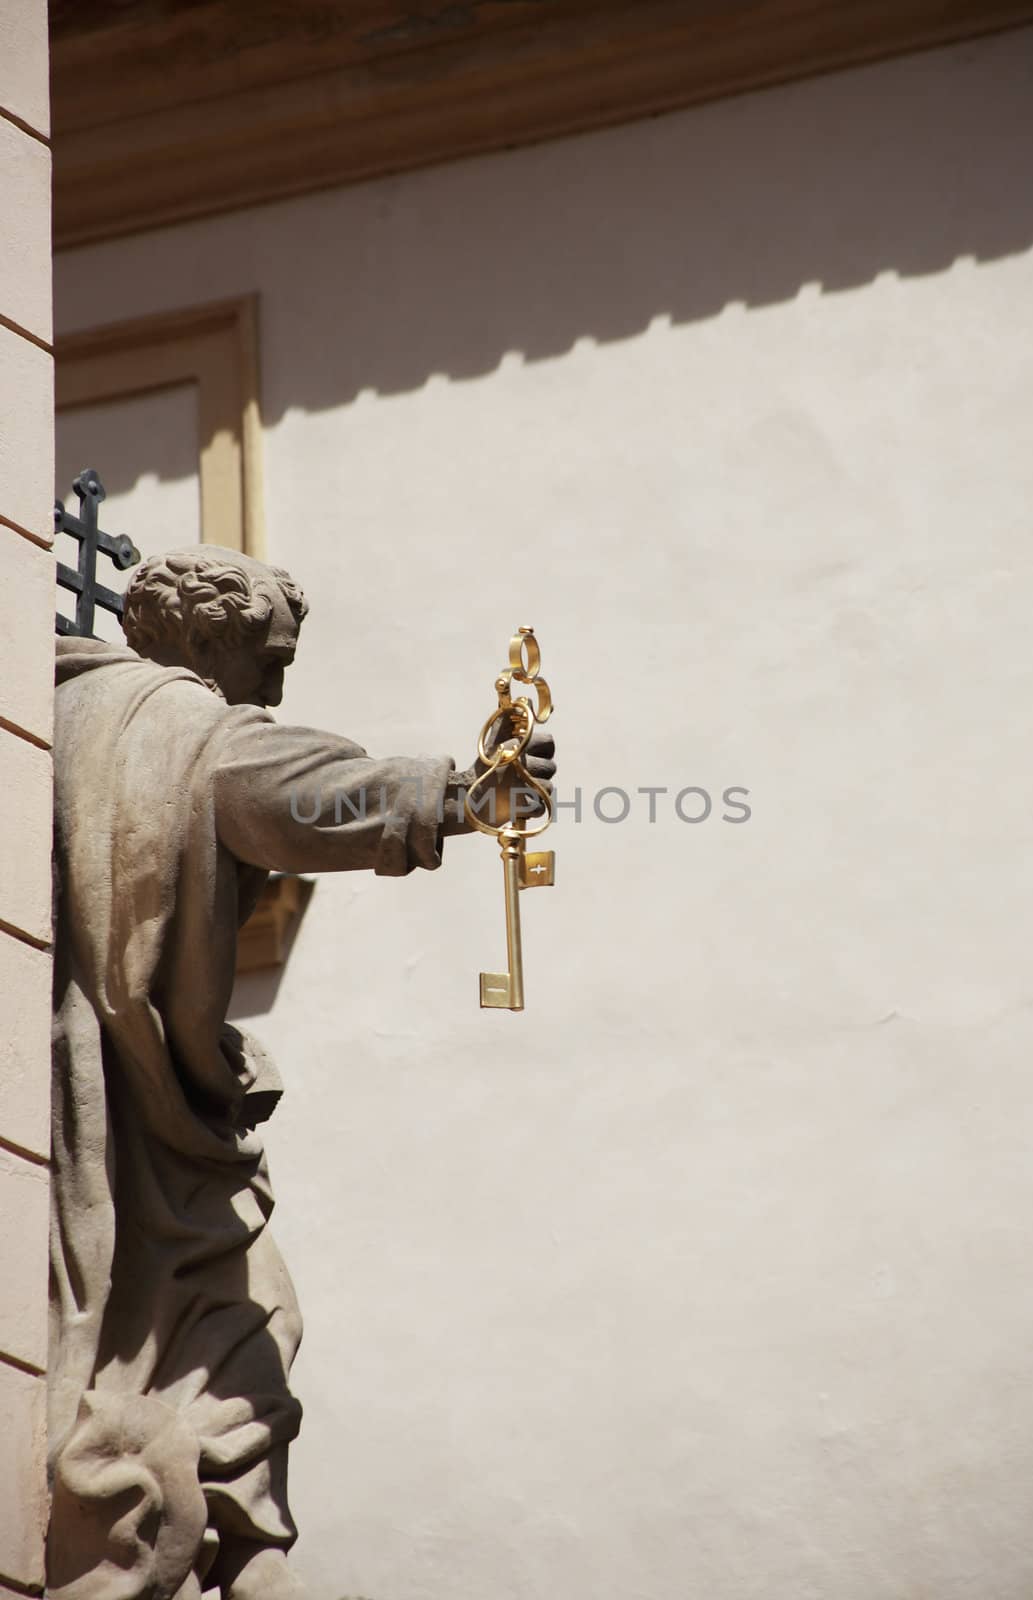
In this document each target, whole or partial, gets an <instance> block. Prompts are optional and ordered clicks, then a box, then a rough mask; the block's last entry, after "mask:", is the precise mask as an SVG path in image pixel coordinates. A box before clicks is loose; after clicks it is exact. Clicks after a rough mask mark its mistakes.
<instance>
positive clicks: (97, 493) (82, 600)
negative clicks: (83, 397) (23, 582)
mask: <svg viewBox="0 0 1033 1600" xmlns="http://www.w3.org/2000/svg"><path fill="white" fill-rule="evenodd" d="M72 488H73V489H74V490H75V492H76V494H77V495H78V496H79V515H78V516H74V515H73V513H72V512H70V511H66V510H65V508H64V502H63V501H61V500H56V501H55V502H54V531H55V533H70V534H71V536H72V538H73V539H78V541H79V565H78V568H76V567H66V566H65V564H64V562H63V561H59V562H58V564H57V581H58V584H59V586H60V587H61V588H62V589H70V590H71V591H72V593H73V594H74V595H75V597H76V598H75V621H74V622H73V621H72V620H71V618H70V617H63V616H62V615H61V613H60V611H59V612H58V613H57V631H58V633H61V634H78V635H79V636H80V637H81V638H84V639H92V638H93V637H94V633H93V613H94V611H95V610H96V608H97V606H100V607H101V608H102V609H103V610H104V611H110V612H111V613H112V615H113V616H116V617H120V616H121V615H122V596H121V595H120V594H116V593H115V591H114V589H106V588H105V587H104V585H103V584H102V583H98V582H97V552H98V550H99V551H102V552H103V553H104V555H106V556H110V557H111V559H112V561H113V562H114V563H115V566H116V567H118V569H119V571H120V572H124V571H125V570H126V568H127V567H132V566H135V564H136V562H137V561H139V559H140V552H139V550H138V549H137V548H136V546H135V545H134V543H133V541H132V540H131V539H127V538H125V537H124V536H123V537H121V538H118V539H115V538H113V537H112V536H111V534H110V533H104V532H103V531H102V529H101V528H100V527H99V526H98V523H97V508H98V506H99V505H100V503H101V501H102V500H103V499H104V485H103V484H102V483H101V481H100V478H99V477H98V476H97V473H96V472H95V471H94V469H93V467H84V468H83V470H82V472H80V474H79V476H78V477H77V478H76V480H75V482H74V483H73V484H72Z"/></svg>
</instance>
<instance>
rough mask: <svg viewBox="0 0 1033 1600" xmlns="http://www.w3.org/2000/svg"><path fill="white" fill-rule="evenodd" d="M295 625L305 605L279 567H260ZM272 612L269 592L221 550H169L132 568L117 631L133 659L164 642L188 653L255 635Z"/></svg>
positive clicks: (306, 612)
mask: <svg viewBox="0 0 1033 1600" xmlns="http://www.w3.org/2000/svg"><path fill="white" fill-rule="evenodd" d="M266 573H268V576H269V580H270V582H275V583H276V584H277V586H278V587H279V588H280V589H281V590H282V592H283V596H284V598H285V599H286V601H287V604H288V605H289V606H290V608H291V612H292V613H293V615H294V617H295V618H296V620H297V621H298V623H299V624H300V623H301V622H302V621H303V620H304V618H305V617H306V615H307V614H308V601H307V600H306V599H305V596H304V595H303V594H302V592H301V590H300V589H299V588H298V585H297V584H296V583H295V582H294V580H293V579H292V578H291V576H290V574H289V573H287V572H284V571H283V569H282V567H264V568H263V569H262V576H263V577H264V575H265V574H266ZM272 609H273V605H272V600H271V599H270V596H269V593H268V587H267V586H263V584H262V582H261V579H259V580H258V581H257V582H256V580H255V579H254V578H253V577H252V575H251V574H250V573H249V572H248V571H247V570H246V569H245V567H244V566H238V565H237V564H236V563H235V562H233V561H232V560H231V559H227V557H226V555H225V554H223V553H222V552H221V551H220V552H219V553H218V554H215V553H214V552H213V551H208V550H204V549H198V550H196V551H194V550H173V551H168V552H166V553H165V554H164V555H158V556H151V558H150V559H149V560H147V561H145V562H143V563H142V565H141V566H139V567H137V569H136V571H135V572H134V573H133V576H132V578H131V579H130V582H129V587H128V588H127V589H126V595H125V609H124V611H123V613H122V631H123V632H124V633H125V636H126V641H127V642H128V644H129V645H130V646H131V648H132V649H134V650H136V651H137V652H138V654H140V655H143V656H146V655H151V654H152V653H153V651H154V650H155V648H156V647H157V648H158V649H160V648H161V646H162V643H163V641H165V640H166V639H175V640H176V641H177V642H179V643H180V645H181V646H183V647H185V648H186V649H187V650H193V649H195V648H197V647H198V646H203V645H207V644H210V643H212V642H213V641H216V640H217V641H218V642H219V643H220V644H222V645H226V646H229V647H230V648H232V647H233V646H234V645H237V644H240V643H242V642H243V641H244V640H245V639H246V638H247V637H248V635H249V634H255V633H260V632H261V631H262V629H263V628H264V627H265V626H266V624H267V623H268V621H269V615H270V613H271V611H272Z"/></svg>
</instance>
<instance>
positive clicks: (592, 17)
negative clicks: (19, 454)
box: [51, 0, 1033, 248]
mask: <svg viewBox="0 0 1033 1600" xmlns="http://www.w3.org/2000/svg"><path fill="white" fill-rule="evenodd" d="M52 14H53V23H52V57H51V59H52V117H53V151H54V244H55V247H56V248H62V247H67V246H70V245H77V244H85V243H88V242H92V241H94V240H99V239H105V238H110V237H113V236H115V235H119V234H125V233H131V232H137V231H139V230H141V229H144V228H152V227H158V226H161V225H163V224H166V223H170V222H177V221H184V220H186V219H188V218H192V217H200V216H205V215H207V214H210V213H213V212H219V211H225V210H227V209H231V208H234V207H238V206H247V205H254V204H257V203H259V202H262V201H267V200H274V199H280V198H282V197H284V196H287V195H294V194H300V193H303V192H305V191H307V190H313V189H320V188H325V187H328V186H330V185H333V184H340V183H351V182H355V181H356V180H359V179H363V178H370V177H375V176H379V175H382V174H385V173H390V172H398V171H402V170H404V169H406V168H412V167H417V166H423V165H427V164H429V163H432V162H438V161H446V160H450V159H452V158H455V157H458V156H467V155H473V154H476V153H479V152H483V151H489V150H497V149H501V148H504V147H507V146H512V145H519V144H526V143H531V142H534V141H537V140H541V139H548V138H553V137H556V136H559V135H562V134H569V133H575V132H580V131H584V130H587V129H590V128H597V127H602V126H605V125H607V124H612V123H617V122H623V121H629V120H631V119H634V118H636V117H642V116H647V115H650V114H652V113H655V112H660V111H668V110H674V109H676V108H678V107H682V106H688V105H692V104H695V103H697V102H700V101H704V100H709V99H714V98H717V97H719V96H722V95H729V94H735V93H738V92H740V91H743V90H746V89H753V88H758V87H761V86H763V85H766V84H772V83H777V82H781V81H784V80H787V79H791V78H795V77H800V76H804V75H807V74H812V73H818V72H825V71H830V70H832V69H835V68H840V67H846V66H850V65H854V64H857V63H860V62H865V61H871V60H875V59H878V58H881V57H885V56H890V55H895V54H898V53H900V52H903V51H908V50H915V49H921V48H925V47H928V46H932V45H937V44H944V43H948V42H950V41H953V40H958V39H962V38H966V37H969V36H972V35H975V34H979V33H988V32H994V31H997V30H999V29H1002V28H1008V27H1014V26H1017V25H1019V24H1021V23H1024V22H1030V21H1033V0H432V3H427V0H143V3H139V0H75V3H74V4H72V3H70V0H54V3H53V13H52Z"/></svg>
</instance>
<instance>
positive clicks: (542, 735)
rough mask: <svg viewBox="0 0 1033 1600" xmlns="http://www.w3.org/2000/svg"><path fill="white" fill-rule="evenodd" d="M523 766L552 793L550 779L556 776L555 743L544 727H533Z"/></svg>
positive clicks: (537, 781)
mask: <svg viewBox="0 0 1033 1600" xmlns="http://www.w3.org/2000/svg"><path fill="white" fill-rule="evenodd" d="M524 766H525V767H526V769H527V771H528V772H529V773H530V774H531V777H532V778H533V779H534V780H535V782H536V783H540V784H541V786H542V788H543V789H545V790H547V791H548V793H549V794H550V795H551V794H552V780H553V778H554V777H555V776H556V745H555V741H554V740H553V737H552V734H551V733H549V731H548V729H546V728H535V730H534V732H533V733H532V735H531V738H530V742H529V743H528V746H527V749H526V750H525V751H524Z"/></svg>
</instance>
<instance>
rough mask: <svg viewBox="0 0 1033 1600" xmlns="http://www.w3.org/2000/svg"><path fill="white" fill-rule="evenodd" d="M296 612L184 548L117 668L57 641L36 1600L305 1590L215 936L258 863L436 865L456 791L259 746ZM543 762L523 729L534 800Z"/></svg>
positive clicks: (259, 1076)
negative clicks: (47, 1335)
mask: <svg viewBox="0 0 1033 1600" xmlns="http://www.w3.org/2000/svg"><path fill="white" fill-rule="evenodd" d="M306 611H307V605H306V602H305V599H304V597H303V595H302V594H301V592H300V590H299V589H298V588H297V587H296V586H295V585H294V584H293V583H292V582H291V580H290V578H289V577H288V576H287V574H286V573H284V572H282V571H280V570H278V569H275V568H271V567H267V566H264V565H263V564H261V563H260V562H257V561H254V560H251V559H249V558H247V557H245V556H242V555H241V554H240V553H238V552H236V551H231V550H221V549H218V548H216V547H213V546H204V545H201V546H195V547H194V548H192V549H188V550H183V551H177V552H172V553H167V554H165V555H163V556H160V557H156V558H154V559H152V560H150V561H147V562H145V563H144V564H143V565H142V566H141V567H139V568H138V569H137V571H136V572H135V573H134V576H133V578H132V581H131V583H130V585H129V589H128V591H127V596H126V603H125V615H124V619H123V626H124V630H125V634H126V638H127V641H128V645H129V648H124V647H115V646H112V645H108V644H105V643H103V642H101V641H98V640H95V639H90V638H66V639H59V640H58V642H57V651H58V654H57V695H56V718H55V738H54V764H55V893H56V915H55V946H56V948H55V998H54V1008H55V1017H54V1168H53V1194H54V1226H53V1249H52V1254H53V1267H52V1341H51V1342H52V1350H51V1380H50V1381H51V1417H50V1444H51V1462H52V1476H53V1512H52V1520H51V1531H50V1539H49V1550H48V1560H49V1588H48V1593H49V1594H50V1595H52V1596H54V1597H56V1600H172V1597H177V1600H197V1597H198V1596H200V1595H201V1593H202V1591H203V1590H209V1589H217V1590H218V1591H219V1592H220V1593H221V1594H222V1596H223V1597H224V1600H285V1597H288V1596H294V1595H298V1594H300V1592H301V1590H300V1586H299V1585H298V1583H297V1580H296V1579H295V1578H294V1577H293V1575H292V1574H291V1573H290V1572H289V1570H288V1566H287V1560H286V1553H287V1550H288V1549H289V1547H290V1545H291V1544H292V1542H293V1540H294V1538H295V1527H294V1523H293V1521H292V1520H291V1515H290V1511H289V1509H288V1505H287V1448H288V1444H289V1442H290V1440H291V1439H292V1438H293V1437H294V1436H295V1434H296V1433H297V1431H298V1426H299V1422H300V1408H299V1406H298V1404H297V1402H296V1401H295V1400H294V1398H293V1397H292V1395H291V1393H290V1391H289V1388H288V1374H289V1371H290V1367H291V1362H292V1360H293V1357H294V1354H295V1351H296V1349H297V1345H298V1340H299V1337H300V1331H301V1322H300V1318H299V1314H298V1308H297V1304H296V1302H295V1298H294V1293H293V1290H292V1287H291V1282H290V1278H289V1276H288V1274H287V1271H286V1268H285V1266H284V1263H283V1261H282V1259H281V1257H280V1255H279V1253H278V1251H277V1249H276V1246H275V1244H274V1242H273V1239H272V1236H271V1234H270V1233H269V1231H268V1228H267V1226H266V1225H267V1222H268V1220H269V1215H270V1212H271V1210H272V1204H273V1201H272V1194H271V1191H270V1187H269V1180H268V1174H267V1170H266V1164H265V1158H264V1154H263V1150H262V1143H261V1140H260V1138H259V1136H258V1133H257V1131H256V1128H257V1125H258V1123H259V1122H260V1121H262V1120H264V1119H265V1118H266V1117H267V1116H268V1115H269V1113H270V1110H271V1109H272V1107H273V1106H274V1105H275V1102H276V1099H277V1097H278V1094H279V1084H278V1079H277V1077H276V1072H275V1068H274V1067H273V1065H272V1063H271V1061H270V1060H269V1059H268V1057H267V1056H266V1055H265V1054H264V1052H263V1051H262V1048H261V1046H260V1045H259V1044H258V1043H257V1042H256V1041H255V1040H254V1039H252V1038H250V1037H248V1036H247V1035H246V1034H244V1033H243V1032H241V1031H240V1030H238V1029H236V1028H234V1027H232V1026H229V1025H227V1023H226V1010H227V1006H228V1004H229V1000H230V995H231V990H232V987H233V979H234V968H235V954H236V934H237V929H238V927H239V926H240V924H241V923H242V922H243V921H244V920H245V919H246V918H247V916H248V915H249V913H250V911H251V909H252V907H253V906H254V904H255V901H256V899H257V896H258V894H259V891H260V889H261V887H262V884H263V883H264V881H265V877H266V874H267V873H268V871H269V870H271V869H279V870H283V871H288V872H302V871H354V870H357V869H370V870H372V871H374V872H377V873H382V874H387V875H394V876H397V875H402V874H405V873H408V872H409V871H411V870H412V869H413V868H414V867H424V868H430V869H433V868H435V867H437V866H439V865H440V863H441V856H442V843H443V839H444V838H445V837H447V836H448V835H451V834H458V833H462V832H466V831H467V830H468V824H467V823H466V821H465V818H464V811H463V803H462V793H463V789H464V786H465V785H468V784H469V783H470V782H472V781H473V778H474V776H475V775H476V770H477V769H471V771H470V772H468V773H464V774H460V773H457V772H455V771H454V769H453V765H452V762H451V761H450V760H449V759H448V758H447V757H440V758H426V757H421V758H413V759H410V758H404V759H388V760H379V759H374V758H371V757H369V756H367V754H366V752H365V751H364V750H362V749H361V748H360V747H359V746H358V745H356V744H352V743H351V742H350V741H349V740H347V739H343V738H339V737H338V736H336V735H335V734H330V733H320V732H315V731H313V730H311V729H308V728H294V727H282V726H280V725H278V724H277V723H276V722H275V721H274V720H273V718H272V717H271V716H270V714H269V712H268V710H267V709H266V708H267V707H268V706H273V705H277V704H279V701H280V699H281V695H282V688H283V674H284V670H285V668H286V667H287V666H288V665H289V664H290V662H291V661H292V660H293V657H294V651H295V646H296V644H297V639H298V633H299V629H300V626H301V623H302V620H303V618H304V617H305V614H306ZM551 758H552V742H551V740H549V739H548V738H547V737H544V736H539V737H538V740H537V743H536V746H535V748H534V749H533V750H532V751H531V753H530V759H529V762H528V767H529V770H533V771H534V773H535V775H536V776H537V777H538V778H539V779H541V780H543V781H544V782H546V783H548V782H549V781H550V780H551V777H552V774H553V771H554V766H553V762H552V759H551ZM481 770H483V769H481ZM299 784H300V785H303V787H304V793H305V802H304V810H302V807H301V806H299V805H297V804H292V791H293V790H294V789H295V788H296V787H297V786H298V785H299ZM363 794H365V795H366V796H368V797H371V798H370V799H369V802H368V803H366V802H364V801H363V800H362V798H361V797H362V795H363ZM314 795H318V796H320V800H319V803H318V806H317V807H316V810H315V813H313V796H314ZM342 796H343V797H345V800H346V803H342V801H341V797H342ZM372 797H376V803H374V802H373V799H372ZM385 801H386V804H384V802H385ZM310 816H311V818H312V820H311V821H310V820H308V819H309V817H310Z"/></svg>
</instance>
